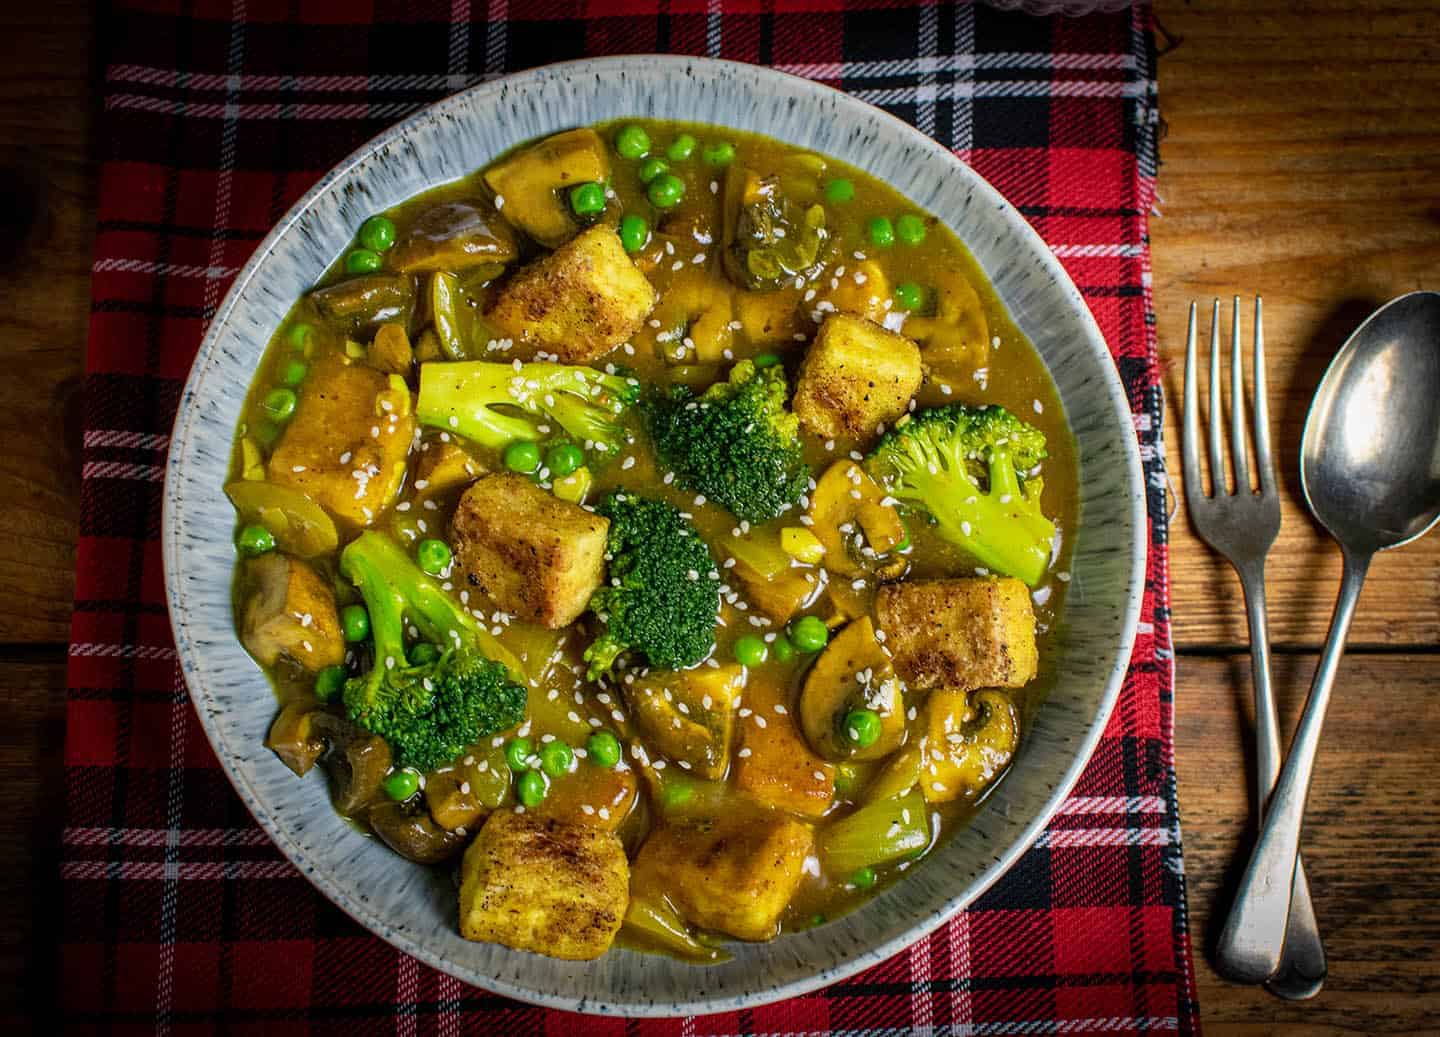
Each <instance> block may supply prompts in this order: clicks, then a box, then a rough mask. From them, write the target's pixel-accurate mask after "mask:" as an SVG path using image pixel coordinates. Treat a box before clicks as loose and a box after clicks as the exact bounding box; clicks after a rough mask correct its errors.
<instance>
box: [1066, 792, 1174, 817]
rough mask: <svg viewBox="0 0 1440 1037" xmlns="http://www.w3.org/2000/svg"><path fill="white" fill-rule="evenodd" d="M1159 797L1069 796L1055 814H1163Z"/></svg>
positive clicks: (1163, 802)
mask: <svg viewBox="0 0 1440 1037" xmlns="http://www.w3.org/2000/svg"><path fill="white" fill-rule="evenodd" d="M1165 809H1166V808H1165V800H1164V799H1163V798H1162V797H1160V796H1071V797H1070V798H1069V799H1067V800H1066V801H1065V802H1064V803H1062V804H1060V809H1059V810H1057V811H1055V813H1057V814H1163V813H1165Z"/></svg>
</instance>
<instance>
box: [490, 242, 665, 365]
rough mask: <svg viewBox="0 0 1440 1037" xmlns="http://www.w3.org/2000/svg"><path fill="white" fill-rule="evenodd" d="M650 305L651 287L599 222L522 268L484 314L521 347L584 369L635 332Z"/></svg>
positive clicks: (652, 289)
mask: <svg viewBox="0 0 1440 1037" xmlns="http://www.w3.org/2000/svg"><path fill="white" fill-rule="evenodd" d="M654 305H655V289H654V288H652V287H651V286H650V282H649V281H647V280H646V279H645V275H644V274H642V273H641V272H640V271H639V270H638V269H636V267H635V264H634V263H632V262H631V261H630V257H629V256H627V255H626V254H625V249H624V247H623V246H622V245H621V244H620V238H619V236H618V235H617V234H616V233H615V231H614V230H612V229H611V228H610V227H607V226H603V225H601V226H595V227H591V228H590V229H589V230H587V231H585V232H584V233H582V234H579V235H577V236H576V237H574V238H572V239H571V240H570V241H568V242H567V243H565V244H564V245H562V246H560V247H559V248H558V249H556V250H555V251H554V252H552V253H550V255H548V256H545V257H544V258H542V259H537V260H536V261H535V262H533V263H531V264H529V265H528V266H526V267H524V268H522V269H521V270H520V271H519V272H518V273H516V275H515V276H514V277H512V278H511V279H510V281H509V282H508V283H507V284H506V285H505V286H504V287H503V288H502V289H501V290H500V295H499V297H498V298H497V299H496V300H495V305H494V306H493V307H491V309H490V312H489V313H488V314H487V315H486V316H487V319H488V320H489V321H490V323H491V324H493V325H495V327H497V328H499V329H500V330H502V331H504V332H505V333H506V334H508V335H510V336H512V337H513V338H514V339H515V340H516V341H517V342H519V343H521V344H523V345H527V346H530V347H533V348H534V349H543V350H545V351H546V352H548V353H551V354H553V355H554V356H555V358H556V359H557V360H559V361H560V362H561V363H567V364H583V363H587V362H589V361H591V360H594V359H596V358H597V357H601V356H604V355H605V354H606V353H608V352H610V350H612V349H614V348H615V347H616V346H618V345H620V343H622V342H624V341H625V340H626V339H628V338H630V336H632V335H634V334H635V332H636V331H637V330H638V329H639V328H640V325H641V323H642V322H643V321H644V320H645V316H646V314H648V313H649V312H650V309H651V307H653V306H654Z"/></svg>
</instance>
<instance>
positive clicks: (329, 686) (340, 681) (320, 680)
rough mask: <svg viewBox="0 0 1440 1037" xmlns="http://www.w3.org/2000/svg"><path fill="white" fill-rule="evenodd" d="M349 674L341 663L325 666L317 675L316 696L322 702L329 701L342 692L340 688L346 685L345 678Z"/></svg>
mask: <svg viewBox="0 0 1440 1037" xmlns="http://www.w3.org/2000/svg"><path fill="white" fill-rule="evenodd" d="M349 676H350V675H349V674H348V673H347V672H346V671H345V667H343V666H341V665H340V664H339V663H336V664H335V665H334V666H327V667H325V668H324V669H323V670H321V671H320V672H319V673H317V674H316V675H315V697H316V698H317V699H319V700H320V701H321V702H329V701H330V700H331V699H333V698H334V697H335V696H336V695H338V694H340V689H341V688H343V687H345V679H346V678H347V677H349Z"/></svg>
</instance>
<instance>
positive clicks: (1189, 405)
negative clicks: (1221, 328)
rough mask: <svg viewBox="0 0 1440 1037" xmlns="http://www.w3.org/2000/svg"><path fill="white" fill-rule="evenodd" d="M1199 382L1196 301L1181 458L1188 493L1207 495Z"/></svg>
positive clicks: (1188, 340)
mask: <svg viewBox="0 0 1440 1037" xmlns="http://www.w3.org/2000/svg"><path fill="white" fill-rule="evenodd" d="M1199 395H1200V394H1199V390H1198V387H1197V386H1196V384H1195V304H1194V303H1193V302H1192V303H1191V304H1190V330H1189V332H1188V333H1187V334H1186V336H1185V431H1184V434H1183V435H1182V436H1181V437H1180V459H1181V463H1182V464H1183V465H1184V475H1185V496H1186V497H1187V498H1189V499H1190V500H1199V499H1200V498H1201V497H1204V496H1205V487H1204V486H1203V485H1202V484H1201V482H1200V400H1199Z"/></svg>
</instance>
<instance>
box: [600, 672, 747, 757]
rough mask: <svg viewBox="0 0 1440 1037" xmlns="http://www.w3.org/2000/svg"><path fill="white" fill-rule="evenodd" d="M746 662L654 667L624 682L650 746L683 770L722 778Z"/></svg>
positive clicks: (733, 728)
mask: <svg viewBox="0 0 1440 1037" xmlns="http://www.w3.org/2000/svg"><path fill="white" fill-rule="evenodd" d="M744 687H745V668H744V667H743V666H722V667H720V668H718V669H711V668H709V667H706V666H702V667H698V668H696V669H693V670H678V671H672V670H652V671H651V672H650V673H649V674H647V675H646V676H644V677H641V678H640V679H639V680H637V681H635V682H634V683H633V684H628V685H626V686H625V701H626V702H628V703H629V704H630V713H631V716H633V717H634V718H635V722H636V723H637V724H638V725H639V727H640V730H641V732H642V733H643V734H644V736H645V739H646V741H648V742H649V743H650V745H651V746H652V747H653V748H655V749H658V750H659V751H660V752H662V753H664V754H665V756H667V757H668V758H670V759H671V760H674V761H675V762H676V763H677V764H679V765H680V767H681V769H682V770H687V771H689V772H690V773H692V774H694V775H696V776H697V777H701V778H706V779H708V780H711V781H718V780H719V779H720V778H723V777H724V776H725V769H726V767H728V766H729V763H730V747H731V743H732V742H733V741H734V739H735V702H736V700H737V699H738V698H739V697H740V692H741V689H743V688H744Z"/></svg>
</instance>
